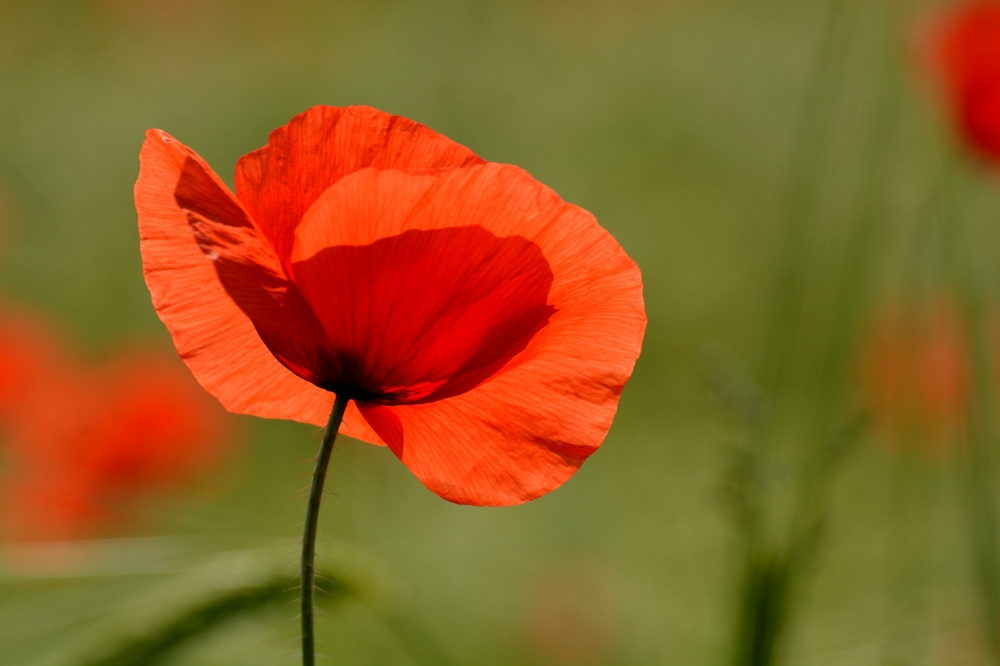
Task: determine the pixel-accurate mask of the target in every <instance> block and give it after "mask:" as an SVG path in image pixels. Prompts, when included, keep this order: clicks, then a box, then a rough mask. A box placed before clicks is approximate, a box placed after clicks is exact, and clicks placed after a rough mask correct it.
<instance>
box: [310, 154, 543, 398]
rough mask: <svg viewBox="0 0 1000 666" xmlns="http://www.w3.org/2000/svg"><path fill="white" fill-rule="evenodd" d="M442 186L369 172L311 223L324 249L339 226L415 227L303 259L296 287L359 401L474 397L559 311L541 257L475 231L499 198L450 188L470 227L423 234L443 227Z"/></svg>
mask: <svg viewBox="0 0 1000 666" xmlns="http://www.w3.org/2000/svg"><path fill="white" fill-rule="evenodd" d="M441 182H444V181H440V179H439V178H435V177H430V176H409V175H407V174H404V173H401V172H398V171H376V170H375V169H364V170H362V171H359V172H357V173H355V174H352V175H351V176H348V177H346V178H344V179H343V180H341V181H340V182H338V183H337V184H336V185H334V186H333V187H331V188H330V189H329V190H328V192H327V193H325V194H324V195H323V197H321V198H320V200H319V201H318V202H317V205H315V206H314V207H313V208H311V209H310V210H309V212H308V213H307V214H306V216H305V217H304V218H303V222H302V228H303V230H304V231H307V230H309V229H311V230H312V231H311V232H308V233H310V234H311V235H310V238H311V240H313V241H318V242H319V243H324V242H326V241H328V240H329V234H331V233H332V234H334V235H335V234H336V231H331V229H332V228H334V227H337V228H354V229H359V228H366V229H372V228H377V229H378V228H381V229H385V228H393V227H398V228H406V227H410V228H408V229H407V230H406V231H405V232H403V233H401V234H396V235H389V236H386V237H382V238H379V239H378V240H376V241H375V242H374V243H371V244H367V245H360V246H355V245H340V244H334V245H332V246H331V245H327V246H324V247H323V249H321V250H319V251H318V252H317V253H316V254H314V255H312V256H311V257H309V258H307V259H303V260H302V261H295V262H294V263H293V273H294V279H295V282H296V284H297V285H298V287H299V288H300V289H301V290H302V293H303V294H304V295H305V297H306V299H307V300H308V301H309V303H310V305H311V306H312V309H313V311H315V312H316V314H317V316H318V317H319V318H320V320H321V321H322V322H323V326H324V328H325V330H326V336H327V339H328V340H329V344H330V345H331V348H332V349H334V350H335V352H336V354H337V355H338V357H339V358H340V359H341V362H342V363H344V364H345V366H344V376H343V378H342V381H341V384H340V386H339V387H338V389H339V388H340V387H342V388H343V389H344V390H347V391H349V392H348V395H351V394H353V395H354V396H355V397H357V398H358V399H361V400H369V401H378V402H382V403H385V404H391V403H413V402H418V401H422V402H429V401H432V400H439V399H442V398H445V397H448V396H450V395H455V394H458V393H462V392H464V391H467V390H469V389H471V388H473V387H474V386H476V385H478V384H479V383H481V382H482V381H484V380H486V379H488V378H489V377H490V376H492V375H493V374H494V373H495V372H497V371H498V370H500V368H502V367H503V366H504V365H505V364H506V363H507V362H508V361H509V360H510V359H511V358H513V357H514V356H515V355H516V354H517V353H518V352H520V351H521V350H522V349H524V347H525V346H526V345H527V343H528V341H529V340H530V339H531V337H532V336H533V335H534V334H535V333H536V332H537V331H539V330H540V329H541V328H542V327H544V325H545V323H546V321H547V320H548V317H549V316H550V315H551V313H552V308H551V307H550V306H549V305H548V303H547V298H548V292H549V286H550V285H551V284H552V272H551V270H550V269H549V266H548V263H547V262H546V261H545V258H544V257H543V256H542V251H541V250H540V249H539V248H538V247H537V246H536V245H535V244H534V243H531V242H530V241H528V240H526V239H524V238H521V237H518V236H510V237H506V238H499V237H497V236H496V235H494V234H492V233H491V232H489V231H487V230H486V229H485V228H483V227H482V226H480V225H477V224H476V222H477V220H478V217H479V216H480V214H482V213H486V214H489V211H490V210H491V208H492V205H493V201H492V198H491V197H492V194H491V193H489V192H486V198H482V197H481V195H482V194H483V192H480V191H479V190H476V189H470V190H468V191H466V192H464V193H458V194H457V196H456V197H452V196H451V194H453V193H454V192H453V191H452V188H446V189H447V192H446V193H445V194H444V196H447V197H448V200H449V201H450V202H451V203H452V204H453V205H454V206H455V207H457V208H458V209H459V211H460V213H464V214H460V215H459V216H458V217H457V219H458V220H459V221H460V222H464V223H465V226H452V227H447V228H443V229H442V228H438V229H425V228H422V227H425V226H428V224H427V223H428V221H425V220H424V219H423V218H424V217H425V216H426V215H428V214H430V215H431V216H432V219H431V220H430V221H429V222H434V221H440V219H441V215H440V212H441V211H440V210H438V209H437V207H436V206H434V205H433V202H434V201H436V200H437V199H438V198H439V197H440V196H441V195H440V194H438V192H437V190H438V189H439V187H438V186H439V185H440V184H441ZM413 227H416V228H413ZM297 249H300V250H301V251H302V252H303V253H304V254H305V255H308V254H309V252H310V251H311V248H308V249H307V248H306V246H305V245H299V246H297ZM296 256H297V255H296Z"/></svg>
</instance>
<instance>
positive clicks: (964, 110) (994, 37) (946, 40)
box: [931, 2, 1000, 162]
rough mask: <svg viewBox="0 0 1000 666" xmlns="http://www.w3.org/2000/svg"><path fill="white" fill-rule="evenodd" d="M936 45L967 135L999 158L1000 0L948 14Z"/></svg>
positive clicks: (955, 109)
mask: <svg viewBox="0 0 1000 666" xmlns="http://www.w3.org/2000/svg"><path fill="white" fill-rule="evenodd" d="M931 51H932V58H933V61H934V65H935V68H936V69H937V70H938V74H939V76H940V78H941V79H942V83H943V85H944V88H945V91H946V92H947V95H948V101H949V103H950V106H951V108H952V112H953V114H954V116H955V118H956V121H957V122H958V126H959V129H960V131H961V133H962V136H963V138H964V139H965V140H966V142H967V143H968V144H969V145H970V146H971V147H972V148H973V149H974V150H976V152H978V153H979V154H980V155H981V156H983V157H985V158H986V159H989V160H991V161H994V162H997V161H1000V2H974V3H970V4H966V5H963V6H961V7H960V8H958V9H957V10H955V11H954V12H953V13H951V14H949V15H947V16H945V17H943V18H942V19H941V20H940V21H939V22H938V23H937V25H936V26H935V29H934V30H933V33H932V40H931Z"/></svg>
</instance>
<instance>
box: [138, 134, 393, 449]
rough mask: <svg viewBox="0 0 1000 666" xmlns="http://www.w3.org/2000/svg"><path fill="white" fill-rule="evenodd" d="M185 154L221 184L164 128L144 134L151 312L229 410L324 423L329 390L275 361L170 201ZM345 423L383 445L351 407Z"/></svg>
mask: <svg viewBox="0 0 1000 666" xmlns="http://www.w3.org/2000/svg"><path fill="white" fill-rule="evenodd" d="M189 159H190V160H193V161H194V162H195V163H197V164H198V165H199V166H200V167H201V169H202V170H203V172H204V173H205V174H207V175H208V176H209V178H210V179H211V180H212V181H213V182H214V183H215V184H216V185H217V186H218V187H220V188H225V185H224V184H223V183H222V181H221V180H220V179H219V178H218V176H216V175H215V174H214V173H213V172H212V171H211V169H210V167H209V166H208V165H207V164H205V162H204V161H203V160H202V159H201V158H200V157H199V156H198V155H197V154H195V153H194V151H192V150H190V149H189V148H187V147H186V146H184V145H183V144H181V143H180V142H178V141H177V140H176V139H174V138H173V137H171V136H170V135H168V134H166V133H165V132H161V131H159V130H150V131H149V132H147V133H146V141H145V142H144V143H143V147H142V151H141V153H140V155H139V162H140V170H139V179H138V180H137V181H136V185H135V203H136V210H137V212H138V215H139V240H140V248H141V252H142V261H143V274H144V276H145V279H146V285H147V286H148V287H149V291H150V294H151V295H152V300H153V306H154V308H155V309H156V312H157V314H158V315H159V317H160V319H161V320H162V321H163V323H164V324H165V325H166V326H167V329H168V331H169V332H170V335H171V337H172V338H173V341H174V345H175V346H176V347H177V351H178V353H179V354H180V356H181V358H182V359H183V360H184V362H185V363H186V364H187V366H188V368H190V370H191V372H192V373H193V374H194V376H195V377H196V378H197V379H198V381H199V383H200V384H201V385H202V386H203V387H204V388H205V389H206V390H207V391H208V392H209V393H211V394H212V395H214V396H215V397H216V398H217V399H218V400H219V402H221V403H222V405H223V406H224V407H225V408H226V409H228V410H229V411H231V412H236V413H239V414H252V415H254V416H260V417H263V418H280V419H291V420H295V421H302V422H305V423H312V424H316V425H324V424H325V423H326V419H327V417H328V415H329V413H330V409H331V408H332V405H333V395H332V394H330V393H329V392H327V391H324V390H323V389H320V388H318V387H316V386H314V385H312V384H310V383H309V382H307V381H305V380H303V379H301V378H299V377H297V376H296V375H295V374H293V373H292V372H290V371H289V370H287V369H286V368H285V367H284V366H282V365H281V363H279V362H278V361H277V359H275V357H274V356H273V355H272V354H271V352H270V351H268V349H267V347H266V346H265V345H264V343H263V341H261V339H260V336H259V335H258V334H257V332H256V330H255V329H254V326H253V324H252V323H251V321H250V319H249V318H248V317H247V316H246V315H245V314H244V313H243V311H242V310H241V309H240V308H239V307H238V306H237V305H236V303H235V302H234V301H233V299H232V298H231V297H230V296H229V294H227V293H226V290H225V288H224V287H223V285H222V282H221V281H220V279H219V276H218V274H217V272H216V269H215V266H214V265H213V263H212V261H211V260H210V259H208V258H207V257H206V256H205V254H204V253H203V252H202V250H201V249H200V248H199V246H198V243H197V241H196V240H195V237H194V234H193V233H192V228H191V225H190V223H189V219H188V215H187V213H185V212H184V210H183V209H182V208H181V207H180V206H179V205H178V203H177V201H176V198H175V189H176V186H177V184H178V182H179V181H180V178H181V174H182V171H183V169H184V166H185V163H187V161H188V160H189ZM344 422H345V425H344V427H343V429H342V432H344V434H346V435H348V436H351V437H356V438H358V439H363V440H365V441H368V442H372V443H381V440H380V439H379V438H378V436H377V435H375V433H374V432H373V431H372V430H371V428H369V427H368V425H367V424H366V423H365V422H364V419H362V418H361V415H360V414H359V413H358V412H357V410H356V409H353V408H352V409H349V410H348V413H347V415H346V416H345V419H344Z"/></svg>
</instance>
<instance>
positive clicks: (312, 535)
mask: <svg viewBox="0 0 1000 666" xmlns="http://www.w3.org/2000/svg"><path fill="white" fill-rule="evenodd" d="M348 402H350V398H347V397H344V396H341V395H338V396H337V399H336V400H335V401H334V403H333V411H331V412H330V420H329V421H328V422H327V424H326V432H324V433H323V442H322V443H321V444H320V445H319V453H318V454H317V455H316V467H315V468H314V469H313V478H312V485H311V486H310V487H309V501H308V503H307V504H306V524H305V529H304V530H303V532H302V573H301V576H300V579H301V584H302V666H315V664H316V629H315V620H314V617H313V598H314V596H315V591H316V527H317V525H318V524H319V505H320V502H321V501H322V499H323V483H324V482H325V481H326V470H327V468H328V467H329V466H330V455H331V454H332V453H333V444H334V442H335V441H336V440H337V431H338V430H339V429H340V422H341V421H342V420H343V419H344V411H345V410H346V409H347V403H348Z"/></svg>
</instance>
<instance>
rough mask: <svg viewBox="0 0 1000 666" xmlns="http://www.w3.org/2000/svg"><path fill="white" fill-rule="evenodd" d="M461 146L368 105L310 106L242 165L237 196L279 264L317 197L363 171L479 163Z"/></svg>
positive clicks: (424, 170) (427, 170) (432, 170)
mask: <svg viewBox="0 0 1000 666" xmlns="http://www.w3.org/2000/svg"><path fill="white" fill-rule="evenodd" d="M483 162H484V161H483V159H482V158H480V157H478V156H477V155H476V154H475V153H473V152H472V151H471V150H469V149H468V148H466V147H465V146H463V145H461V144H458V143H455V142H454V141H452V140H451V139H449V138H447V137H446V136H443V135H441V134H438V133H437V132H435V131H434V130H432V129H430V128H429V127H426V126H424V125H421V124H420V123H416V122H414V121H412V120H410V119H408V118H403V117H402V116H395V115H392V114H390V113H386V112H384V111H379V110H378V109H373V108H371V107H369V106H348V107H332V106H314V107H312V108H310V109H308V110H306V111H304V112H303V113H300V114H299V115H297V116H295V117H294V118H292V119H291V121H289V123H288V124H287V125H285V126H283V127H279V128H278V129H276V130H274V131H273V132H271V135H270V136H269V137H268V141H267V145H266V146H264V147H263V148H260V149H258V150H255V151H254V152H252V153H249V154H247V155H244V156H243V157H242V158H240V160H239V162H238V163H237V165H236V193H237V195H238V196H239V199H240V201H241V202H242V203H243V205H244V206H245V207H246V209H247V210H248V211H249V212H250V214H251V216H252V217H253V218H254V219H255V220H256V221H257V224H258V225H260V228H261V229H262V230H263V231H264V233H265V234H266V235H267V237H268V239H269V240H270V241H271V244H272V245H273V246H274V248H275V250H276V251H277V253H278V256H279V257H280V258H281V260H282V261H287V260H288V257H289V256H290V255H291V251H292V245H293V242H294V234H295V227H296V226H297V225H298V223H299V221H300V220H301V218H302V216H303V215H304V214H305V212H306V210H308V208H309V207H310V206H311V205H312V204H313V202H314V201H315V200H316V199H318V198H319V197H320V195H321V194H323V192H324V191H325V190H326V189H327V188H328V187H330V186H331V185H333V184H334V183H336V182H337V181H338V180H340V179H341V178H343V177H344V176H346V175H348V174H351V173H353V172H355V171H358V170H360V169H364V168H366V167H373V168H375V169H379V170H387V169H392V170H395V171H403V172H405V173H410V174H436V173H440V172H442V171H444V170H447V169H451V168H455V167H462V166H468V165H470V164H482V163H483Z"/></svg>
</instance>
